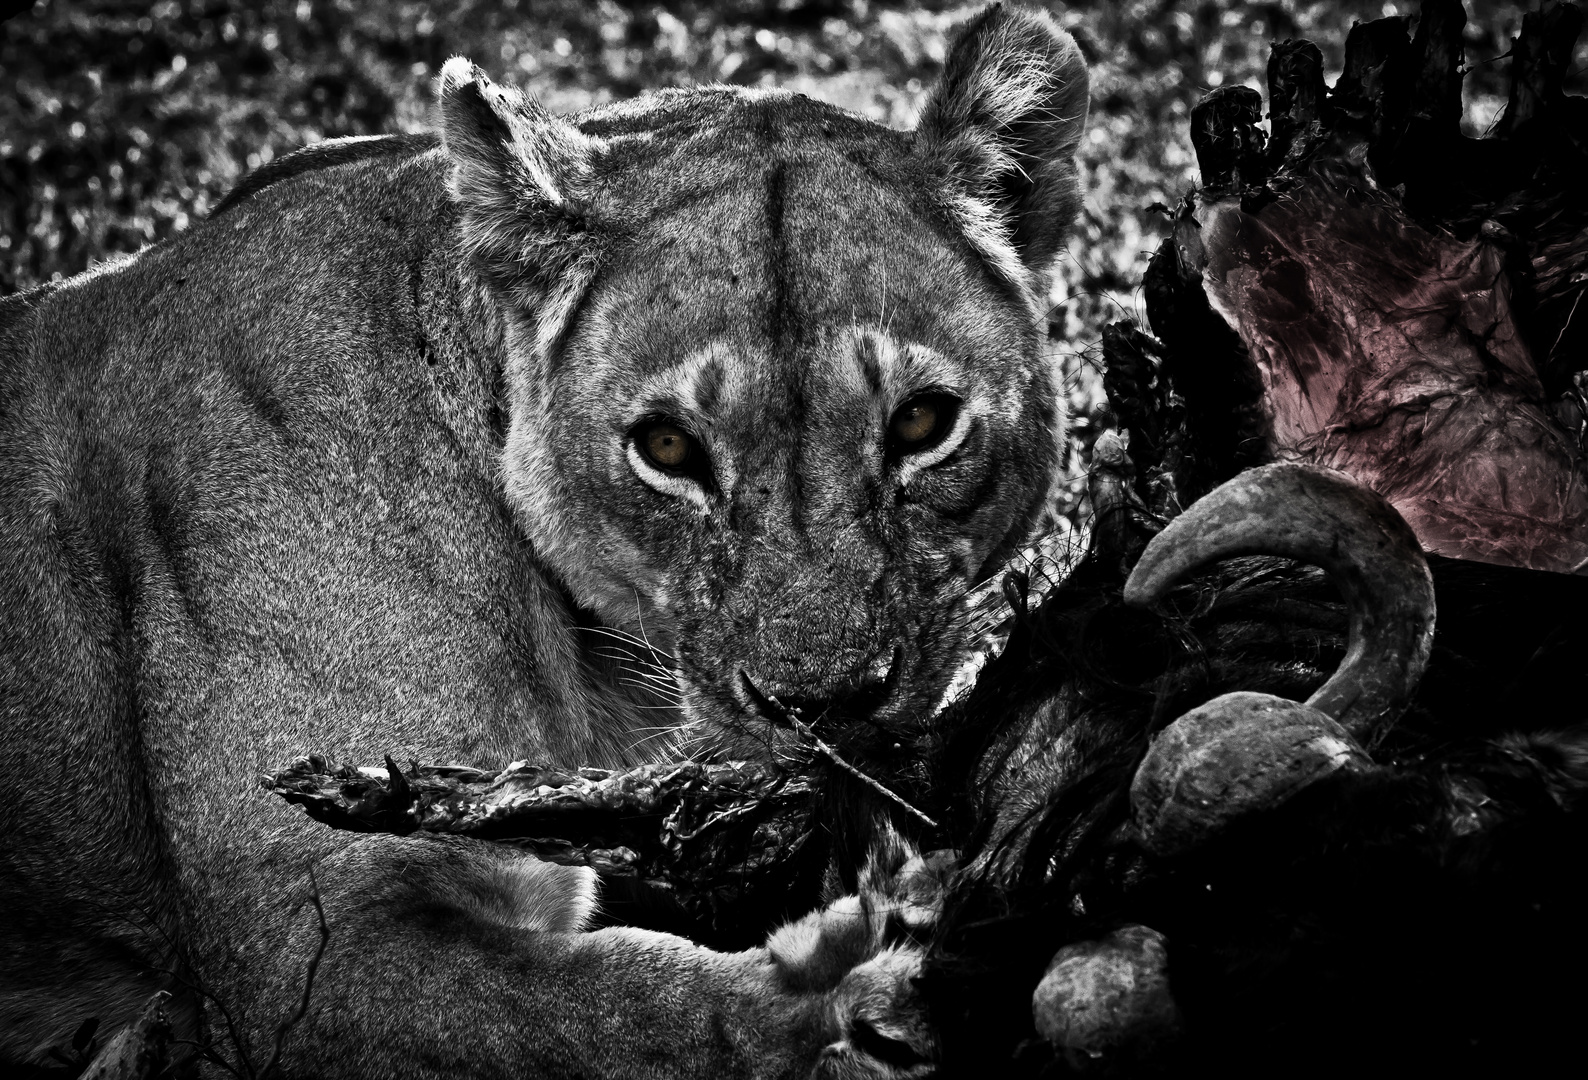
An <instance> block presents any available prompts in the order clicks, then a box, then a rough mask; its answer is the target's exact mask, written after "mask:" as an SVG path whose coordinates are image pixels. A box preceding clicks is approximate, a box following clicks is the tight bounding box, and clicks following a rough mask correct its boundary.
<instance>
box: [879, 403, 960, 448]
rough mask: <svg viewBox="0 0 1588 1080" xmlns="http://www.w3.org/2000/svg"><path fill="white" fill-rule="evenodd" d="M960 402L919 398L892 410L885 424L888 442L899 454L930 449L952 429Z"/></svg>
mask: <svg viewBox="0 0 1588 1080" xmlns="http://www.w3.org/2000/svg"><path fill="white" fill-rule="evenodd" d="M958 411H959V401H958V400H956V399H955V398H953V397H951V396H949V395H948V394H922V395H921V396H920V397H916V398H911V399H910V400H909V401H906V402H905V403H904V404H903V405H900V406H899V407H898V408H897V409H896V410H894V413H893V418H892V419H891V420H889V421H888V441H889V443H891V444H892V446H893V448H894V449H895V450H896V451H898V452H900V453H905V454H909V453H914V452H916V451H918V450H925V449H926V448H927V447H929V446H933V445H935V444H937V443H938V442H939V441H941V440H942V438H943V436H944V435H947V434H948V432H949V430H950V429H951V428H953V426H954V417H955V416H956V415H957V414H958Z"/></svg>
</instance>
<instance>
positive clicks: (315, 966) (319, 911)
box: [259, 755, 391, 1080]
mask: <svg viewBox="0 0 1588 1080" xmlns="http://www.w3.org/2000/svg"><path fill="white" fill-rule="evenodd" d="M386 760H387V762H390V761H391V757H390V755H388V756H387V758H386ZM309 902H310V903H311V904H313V905H314V912H315V914H316V915H318V916H319V919H320V940H319V942H318V943H317V944H316V945H315V947H314V955H313V956H312V957H310V958H309V969H308V971H306V972H305V973H304V976H303V998H302V1000H300V1001H299V1002H298V1011H297V1012H295V1013H293V1014H292V1015H291V1016H289V1017H287V1019H285V1020H283V1021H282V1022H281V1026H280V1027H278V1028H276V1045H275V1048H274V1049H273V1050H272V1051H271V1054H270V1060H269V1061H267V1062H265V1067H264V1068H263V1069H261V1070H260V1071H259V1077H260V1080H270V1077H273V1076H275V1075H276V1070H277V1068H278V1067H279V1065H280V1063H281V1048H282V1047H283V1046H285V1045H286V1042H287V1034H288V1033H289V1032H291V1031H292V1029H293V1027H294V1026H295V1025H296V1024H297V1023H298V1021H300V1020H302V1019H303V1018H304V1017H305V1016H307V1015H308V1012H309V996H310V995H311V994H313V993H314V973H315V972H316V971H318V970H319V969H320V957H322V956H324V955H325V946H326V943H327V942H329V941H330V940H331V927H330V925H329V924H328V923H326V921H325V905H323V904H321V903H320V883H319V882H318V881H316V880H315V878H314V867H312V866H311V867H309Z"/></svg>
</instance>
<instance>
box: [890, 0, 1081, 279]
mask: <svg viewBox="0 0 1588 1080" xmlns="http://www.w3.org/2000/svg"><path fill="white" fill-rule="evenodd" d="M1087 84H1088V80H1087V73H1086V61H1085V60H1084V59H1083V58H1082V56H1081V50H1080V49H1079V48H1077V47H1076V44H1075V40H1074V39H1073V38H1072V37H1070V35H1069V34H1067V33H1065V32H1064V31H1063V30H1061V29H1059V28H1058V27H1057V26H1056V25H1054V23H1053V20H1052V19H1050V18H1049V17H1048V16H1047V15H1045V14H1043V13H1041V12H1037V11H1025V10H1021V9H1018V8H1005V7H1004V6H1003V5H1001V4H995V5H993V6H992V7H989V8H988V9H987V10H985V11H983V12H982V13H981V14H980V15H978V16H977V17H976V18H974V19H972V20H971V21H970V22H969V23H967V24H966V25H965V27H964V28H963V29H962V30H961V31H960V34H959V38H958V40H957V41H956V42H955V43H954V47H953V49H952V50H951V51H950V53H949V57H948V62H947V64H945V65H944V68H943V77H942V78H941V79H940V80H939V82H938V84H937V86H936V87H935V88H934V89H933V91H932V93H931V95H930V97H929V98H928V99H927V103H926V107H925V109H924V110H923V111H922V114H921V122H920V124H919V125H918V126H917V128H916V139H917V140H918V144H919V146H920V148H921V149H922V151H923V152H925V153H926V154H928V155H930V156H932V157H934V158H936V159H938V160H939V161H941V162H942V163H943V164H944V165H945V166H946V168H947V170H948V171H949V172H950V174H952V175H953V176H954V177H955V178H956V180H957V181H958V183H959V185H960V190H961V192H963V194H964V198H962V199H958V200H955V202H956V203H957V204H958V205H956V206H955V207H954V209H955V210H956V211H957V212H958V214H959V216H960V217H961V218H962V220H964V224H965V225H966V232H967V235H968V236H969V237H970V239H971V241H972V243H974V244H976V245H977V247H978V248H981V249H982V251H983V254H984V256H986V257H989V258H991V259H992V261H993V264H994V266H995V267H996V268H998V269H1000V270H1002V271H1003V272H1004V273H1005V276H1018V277H1019V278H1021V279H1022V280H1024V281H1025V282H1026V283H1027V284H1030V281H1029V279H1030V277H1031V275H1033V274H1034V275H1039V276H1040V275H1042V274H1044V273H1045V272H1046V271H1047V269H1048V267H1049V265H1050V264H1051V262H1052V260H1053V258H1054V256H1055V255H1056V254H1058V252H1059V249H1060V248H1061V247H1062V246H1063V244H1064V240H1065V234H1066V231H1067V230H1068V228H1069V225H1070V223H1071V222H1072V221H1073V220H1074V219H1075V214H1076V212H1077V211H1078V210H1079V209H1080V206H1081V188H1080V182H1079V180H1078V178H1077V175H1076V169H1075V148H1076V145H1077V144H1078V143H1079V142H1080V140H1081V131H1082V129H1083V128H1084V127H1085V125H1086V106H1087ZM1011 247H1012V249H1013V250H1012V251H1011Z"/></svg>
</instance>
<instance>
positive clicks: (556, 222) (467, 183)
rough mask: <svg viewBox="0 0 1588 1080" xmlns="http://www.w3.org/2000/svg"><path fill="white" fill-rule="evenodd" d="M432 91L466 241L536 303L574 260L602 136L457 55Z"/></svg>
mask: <svg viewBox="0 0 1588 1080" xmlns="http://www.w3.org/2000/svg"><path fill="white" fill-rule="evenodd" d="M436 96H437V98H438V99H439V101H440V106H441V137H442V141H443V143H444V144H445V146H446V150H447V155H448V156H449V157H450V158H451V159H452V178H451V190H452V197H453V199H454V200H455V201H456V202H457V204H458V208H459V210H460V212H461V226H462V235H463V243H464V246H465V248H466V249H467V250H468V251H469V253H470V254H472V255H473V256H474V257H475V259H476V260H477V262H478V264H479V265H480V267H481V268H482V269H483V270H485V272H486V273H487V275H488V276H489V277H490V279H491V280H492V281H493V283H494V284H496V285H497V287H498V288H500V289H502V290H503V291H504V292H506V293H507V294H508V295H509V296H510V297H512V298H514V299H516V300H518V301H520V302H521V303H524V304H526V305H533V304H535V303H536V302H537V301H538V300H539V299H540V298H541V297H543V296H544V295H545V292H546V290H547V289H548V288H549V287H551V286H552V285H553V283H554V282H556V281H557V280H558V279H559V278H561V277H563V276H564V275H565V274H566V273H567V272H568V271H569V270H570V269H571V268H572V266H573V264H574V263H576V262H577V261H578V260H579V257H580V255H581V252H582V249H583V246H584V242H585V241H586V240H587V237H586V235H585V234H586V225H587V223H588V217H589V213H590V197H591V186H592V176H593V173H594V161H595V156H596V153H597V152H598V151H599V149H600V143H599V142H598V140H595V139H592V138H590V137H589V136H587V135H585V134H584V133H582V132H581V131H579V129H578V128H576V127H574V126H573V125H572V124H570V123H568V122H567V121H565V120H561V119H558V118H557V117H555V116H552V115H551V114H550V113H548V112H547V111H546V110H545V109H543V108H541V107H540V106H539V105H537V104H536V103H535V102H534V101H532V100H530V99H529V98H528V97H526V96H525V95H524V94H523V93H522V92H521V91H519V90H518V89H516V88H515V87H511V86H498V85H497V84H495V83H493V82H492V81H491V80H490V79H488V78H486V76H485V73H484V72H482V71H481V70H480V69H479V68H477V67H475V66H474V65H473V64H471V63H469V61H467V60H465V59H463V58H462V57H453V58H452V59H451V60H448V61H447V63H446V65H445V66H444V67H443V68H442V69H441V76H440V79H439V80H438V82H437V94H436Z"/></svg>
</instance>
